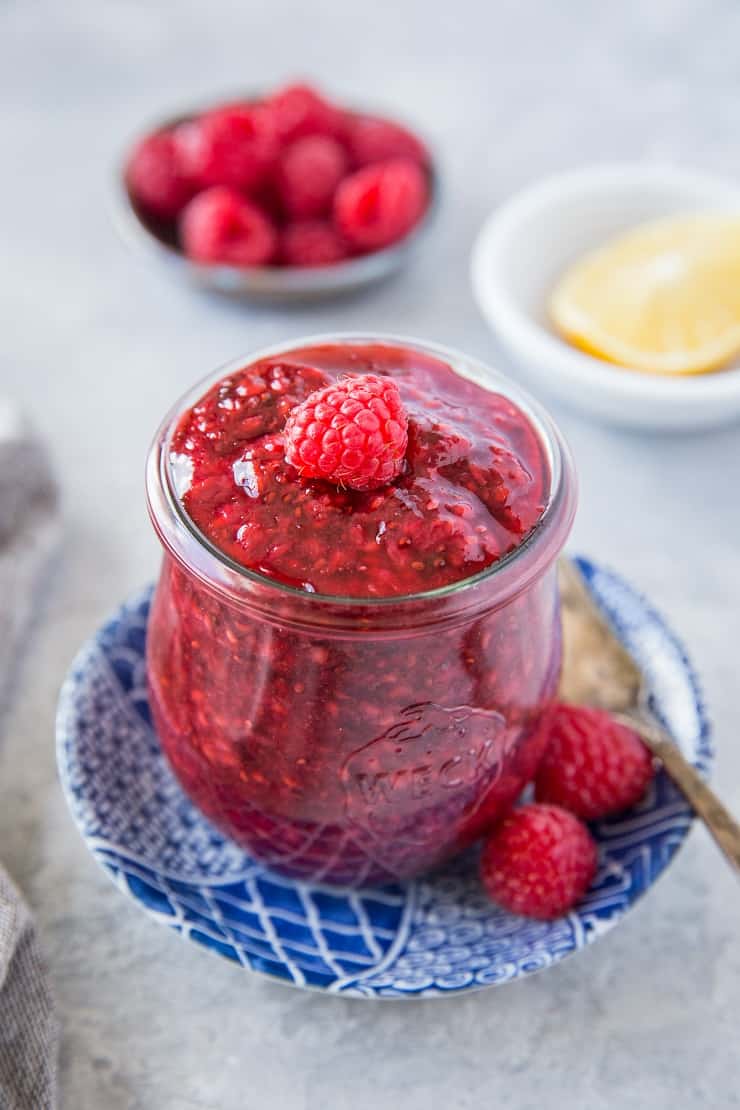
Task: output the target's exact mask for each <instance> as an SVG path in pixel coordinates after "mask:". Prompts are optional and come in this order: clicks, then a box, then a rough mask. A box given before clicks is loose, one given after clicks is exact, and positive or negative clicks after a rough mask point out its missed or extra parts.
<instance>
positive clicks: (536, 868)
mask: <svg viewBox="0 0 740 1110" xmlns="http://www.w3.org/2000/svg"><path fill="white" fill-rule="evenodd" d="M596 865H597V850H596V844H595V842H594V840H593V837H592V836H591V834H590V833H589V831H588V829H587V828H586V826H585V825H584V824H583V823H582V822H581V821H579V820H578V818H577V817H574V816H573V814H572V813H568V811H567V810H565V809H560V807H559V806H553V805H537V804H533V805H526V806H522V807H521V808H520V809H516V810H514V812H513V813H511V814H509V816H508V817H506V818H504V820H503V821H502V822H501V824H500V825H498V826H497V827H496V828H495V829H494V830H493V832H492V833H491V835H490V836H489V838H488V840H487V841H486V843H485V846H484V848H483V854H482V856H481V864H480V866H481V879H482V880H483V885H484V887H485V888H486V891H487V892H488V894H489V895H490V897H491V898H492V899H493V901H494V902H498V904H499V905H500V906H503V907H504V909H506V910H510V911H511V913H520V914H526V915H527V916H528V917H538V918H540V919H541V920H543V921H547V920H549V919H550V918H553V917H560V915H561V914H563V913H566V912H567V911H568V910H569V909H571V907H572V906H574V905H575V903H576V902H578V901H579V900H580V899H581V898H582V897H583V895H584V894H585V893H586V891H587V890H588V888H589V886H590V885H591V882H592V880H593V878H594V875H595V874H596Z"/></svg>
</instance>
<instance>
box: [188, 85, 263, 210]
mask: <svg viewBox="0 0 740 1110" xmlns="http://www.w3.org/2000/svg"><path fill="white" fill-rule="evenodd" d="M177 139H178V144H179V146H180V150H181V157H182V162H183V165H184V167H185V170H186V172H187V174H188V176H189V177H190V178H191V179H192V180H193V181H195V182H197V184H198V186H199V187H200V188H209V187H210V186H213V185H228V186H230V187H231V188H234V189H243V190H250V189H255V188H257V187H258V186H259V185H261V184H262V183H263V182H264V181H265V179H266V177H267V176H268V174H269V173H270V172H271V170H272V169H273V167H274V164H275V160H276V158H277V155H278V138H277V133H276V131H275V125H274V122H273V117H272V115H271V114H270V112H268V111H267V110H266V109H265V108H264V107H261V106H260V105H250V104H229V105H225V106H224V107H223V108H216V109H214V110H213V111H212V112H206V114H205V115H203V116H201V117H200V118H199V119H196V120H192V121H191V122H188V123H184V124H182V125H181V126H180V127H179V128H178V130H177Z"/></svg>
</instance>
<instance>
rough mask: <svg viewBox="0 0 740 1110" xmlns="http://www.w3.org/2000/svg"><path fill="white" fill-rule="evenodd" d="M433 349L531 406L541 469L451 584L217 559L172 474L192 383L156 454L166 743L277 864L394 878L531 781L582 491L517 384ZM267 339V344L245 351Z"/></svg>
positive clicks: (157, 636)
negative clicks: (289, 573)
mask: <svg viewBox="0 0 740 1110" xmlns="http://www.w3.org/2000/svg"><path fill="white" fill-rule="evenodd" d="M330 338H334V340H335V341H336V342H342V343H348V342H352V341H353V337H330ZM358 341H359V337H358ZM363 341H364V342H367V338H366V337H363ZM397 342H398V341H397ZM305 343H306V341H305V340H303V341H301V344H305ZM296 346H299V344H298V343H297V344H296ZM426 349H427V350H430V351H432V352H433V353H434V354H436V355H440V354H441V355H442V356H443V357H444V358H445V359H446V360H447V361H448V362H449V363H450V365H451V366H452V367H453V369H456V370H457V371H458V372H461V373H463V374H467V375H468V376H471V377H472V376H476V374H477V375H478V378H479V379H481V380H482V384H485V385H487V386H488V388H492V389H494V390H495V391H496V392H502V393H506V395H507V396H509V397H511V399H512V400H514V401H516V402H517V403H518V404H519V405H520V407H523V408H524V409H525V411H527V413H528V415H529V416H530V418H531V419H532V422H533V423H534V424H535V427H536V428H537V430H538V432H539V434H540V436H541V438H542V441H543V445H544V447H545V449H546V451H545V453H546V456H547V458H548V461H549V466H550V470H551V490H550V500H549V503H548V505H547V507H546V510H545V513H544V515H543V518H542V521H541V522H540V524H538V525H537V527H536V528H535V530H534V532H533V533H532V535H531V536H530V537H529V538H528V539H527V540H526V541H525V543H524V544H523V545H522V546H521V547H520V548H518V549H516V550H515V551H514V552H513V553H512V554H511V555H510V556H508V557H507V558H506V559H504V560H503V561H502V562H501V564H496V565H495V566H493V567H490V568H488V570H487V571H484V572H482V574H479V575H477V576H476V577H475V578H472V579H466V580H464V581H463V582H460V583H456V584H455V585H454V586H451V587H445V588H444V589H441V590H435V591H430V592H429V593H426V594H417V595H414V596H411V597H405V598H385V599H381V600H375V599H373V600H367V599H355V600H352V599H348V598H329V597H323V596H322V595H309V594H306V593H303V592H301V591H298V590H293V589H291V588H289V587H284V586H281V585H279V584H277V583H274V582H271V581H269V580H267V579H264V578H261V576H259V575H256V574H253V573H251V572H248V571H244V570H243V568H237V567H236V566H235V565H231V564H230V563H229V561H228V560H227V559H225V558H220V557H219V553H218V552H216V551H215V550H213V549H212V548H210V545H209V544H208V542H207V541H206V540H205V539H204V537H202V536H201V535H200V534H199V533H198V532H197V530H195V529H194V528H193V527H192V525H189V524H188V521H187V519H186V518H185V515H184V513H183V510H182V508H181V506H179V504H178V501H177V498H176V496H175V495H174V493H173V489H172V481H171V475H170V474H169V470H168V439H169V436H170V434H171V431H172V428H173V426H174V425H175V424H176V422H177V420H178V419H179V416H180V415H181V414H182V412H184V411H185V410H186V409H187V408H188V407H189V405H190V404H192V400H193V399H195V398H196V397H197V396H200V394H201V392H202V391H203V389H204V386H202V385H201V386H200V387H199V388H198V390H197V391H194V394H193V396H192V399H191V397H188V398H185V399H184V400H183V402H182V403H181V405H179V406H178V407H177V409H176V410H175V411H174V413H173V414H171V416H170V417H169V418H168V420H167V421H165V424H164V425H163V426H162V429H161V430H160V434H159V436H158V438H157V440H156V441H155V444H154V446H153V448H152V452H151V454H150V459H149V466H148V494H149V504H150V511H151V515H152V519H153V522H154V525H155V528H156V530H157V532H158V534H159V536H160V538H161V540H162V542H163V546H164V548H165V557H164V561H163V566H162V572H161V576H160V580H159V583H158V585H157V589H156V593H155V597H154V601H153V605H152V611H151V616H150V622H149V629H148V636H147V661H148V677H149V688H150V700H151V707H152V713H153V718H154V723H155V727H156V730H157V733H158V735H159V738H160V740H161V743H162V746H163V749H164V751H165V753H166V755H167V757H168V759H169V761H170V763H171V765H172V767H173V769H174V771H175V773H176V775H177V776H178V778H179V780H180V782H181V783H182V785H183V787H184V788H185V790H186V792H187V793H188V794H189V795H190V797H191V798H192V799H193V801H194V802H195V803H196V805H198V806H199V808H200V809H201V810H202V811H203V812H204V813H205V814H206V815H207V816H208V817H209V818H210V819H211V820H212V821H213V822H214V824H215V825H216V826H217V827H218V828H220V829H221V830H222V831H223V832H225V833H226V834H227V835H228V836H230V837H232V838H233V839H235V840H236V841H238V842H239V843H240V844H241V845H242V846H243V847H244V848H245V850H246V851H247V852H249V853H250V854H251V855H253V856H254V857H256V858H258V859H259V860H261V861H262V862H264V863H266V864H268V865H269V866H271V867H274V868H276V869H278V870H280V871H282V872H284V873H287V874H290V875H293V876H296V877H300V878H304V879H309V880H313V881H321V882H326V883H334V884H342V885H365V884H368V883H373V884H375V883H382V882H390V881H393V880H396V879H405V878H408V877H411V876H413V875H415V874H418V873H420V872H422V871H424V870H427V869H428V868H430V867H432V866H434V865H436V864H437V863H439V862H441V861H442V860H444V859H445V858H446V857H447V856H449V855H450V854H452V853H453V852H455V851H457V850H459V849H460V848H462V847H464V846H465V845H466V844H468V843H470V842H471V841H472V840H474V839H475V838H476V837H477V836H478V835H480V833H481V832H482V831H483V829H484V828H485V826H486V824H488V823H489V822H490V821H491V820H492V819H493V818H494V817H495V816H496V814H497V813H498V812H500V811H501V810H502V809H503V808H504V807H505V806H507V805H509V804H510V803H511V801H512V800H513V799H514V798H515V797H516V796H517V795H518V793H519V792H520V791H521V789H522V787H523V786H524V784H525V783H526V781H527V780H528V779H529V778H530V777H531V774H532V771H533V768H534V767H535V766H536V763H537V760H538V757H539V754H540V750H541V747H542V744H543V742H544V735H545V727H544V725H545V721H546V711H547V708H548V706H549V705H550V703H551V702H552V699H553V698H554V695H555V691H556V686H557V678H558V673H559V666H560V625H559V614H558V605H557V589H556V572H555V559H556V557H557V555H558V553H559V551H560V550H561V548H562V545H563V543H564V540H565V537H566V535H567V532H568V530H569V528H570V524H571V521H572V516H573V511H574V505H575V488H574V487H575V482H574V478H573V472H572V467H571V464H570V461H569V458H568V456H567V450H566V449H565V447H564V445H563V443H562V440H561V439H560V437H559V435H558V433H557V431H556V430H555V429H554V427H553V426H552V424H551V423H550V422H549V420H548V419H547V417H546V416H545V415H544V414H543V413H541V412H539V410H537V407H536V406H533V405H532V403H531V402H529V401H527V400H526V398H524V397H523V395H521V394H520V393H519V391H518V390H516V389H515V387H514V386H513V385H511V383H507V382H506V380H505V379H502V378H499V377H496V376H492V375H490V374H489V373H488V372H486V371H485V370H484V369H482V368H480V367H476V366H475V365H474V364H472V363H471V362H470V360H466V359H465V358H464V356H460V355H457V354H455V353H453V352H449V351H441V352H440V350H439V349H436V348H426ZM265 353H277V352H260V354H259V355H258V356H255V357H261V356H262V355H263V354H265ZM280 353H285V349H284V348H281V349H280ZM246 361H247V360H242V361H241V362H240V364H239V365H244V364H245V363H246ZM249 361H251V360H249ZM227 369H228V368H227ZM224 372H225V371H222V372H221V373H224ZM218 376H221V375H220V374H219V375H217V376H215V377H214V379H213V380H216V377H218Z"/></svg>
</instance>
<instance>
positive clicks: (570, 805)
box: [535, 705, 654, 821]
mask: <svg viewBox="0 0 740 1110" xmlns="http://www.w3.org/2000/svg"><path fill="white" fill-rule="evenodd" d="M653 774H654V769H653V761H652V758H651V755H650V752H649V751H648V749H647V748H646V747H645V745H644V744H643V742H642V740H641V739H640V737H639V736H638V735H637V733H636V732H633V731H632V730H631V729H629V728H625V726H624V725H620V724H619V723H618V722H617V721H615V720H614V718H613V717H611V716H610V715H609V714H608V713H605V712H604V710H603V709H593V708H591V707H589V706H576V705H559V706H557V708H556V710H555V712H554V713H553V715H552V724H551V730H550V739H549V742H548V746H547V750H546V752H545V754H544V756H543V758H542V761H541V763H540V766H539V769H538V772H537V779H536V787H535V790H536V795H537V800H538V801H540V802H552V803H554V804H555V805H559V806H563V808H564V809H568V810H570V811H571V813H575V814H576V815H577V816H578V817H582V818H583V819H584V820H586V821H594V820H596V819H597V818H599V817H606V816H608V815H609V814H612V813H620V812H621V811H622V810H625V809H629V807H630V806H633V805H634V804H635V803H636V802H638V801H639V800H640V798H641V797H642V796H643V794H644V793H645V791H646V790H647V787H648V784H649V783H650V781H651V779H652V777H653Z"/></svg>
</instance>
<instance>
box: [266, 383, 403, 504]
mask: <svg viewBox="0 0 740 1110" xmlns="http://www.w3.org/2000/svg"><path fill="white" fill-rule="evenodd" d="M407 443H408V417H407V415H406V410H405V409H404V407H403V403H402V401H401V395H400V393H399V392H398V386H397V385H396V383H395V382H394V381H392V380H391V379H390V378H384V377H380V376H378V375H376V374H363V375H360V376H354V377H351V376H347V377H345V378H340V380H339V381H338V382H336V383H335V384H333V385H328V386H326V387H325V388H324V389H317V390H316V392H315V393H312V394H311V395H310V397H307V398H306V400H305V401H304V402H303V403H302V404H300V405H298V406H297V407H296V408H294V409H293V411H292V412H291V414H290V416H289V417H288V419H287V421H286V423H285V458H286V460H287V461H288V462H289V463H290V464H291V466H294V467H296V469H297V470H299V471H300V473H301V476H302V477H305V478H324V479H326V481H328V482H333V483H334V484H335V485H338V486H349V487H350V489H357V490H368V489H377V488H378V487H379V486H385V485H387V484H388V483H389V482H392V481H393V479H394V478H396V477H397V476H398V475H399V474H400V472H401V469H402V467H403V461H404V455H405V454H406V445H407Z"/></svg>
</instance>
